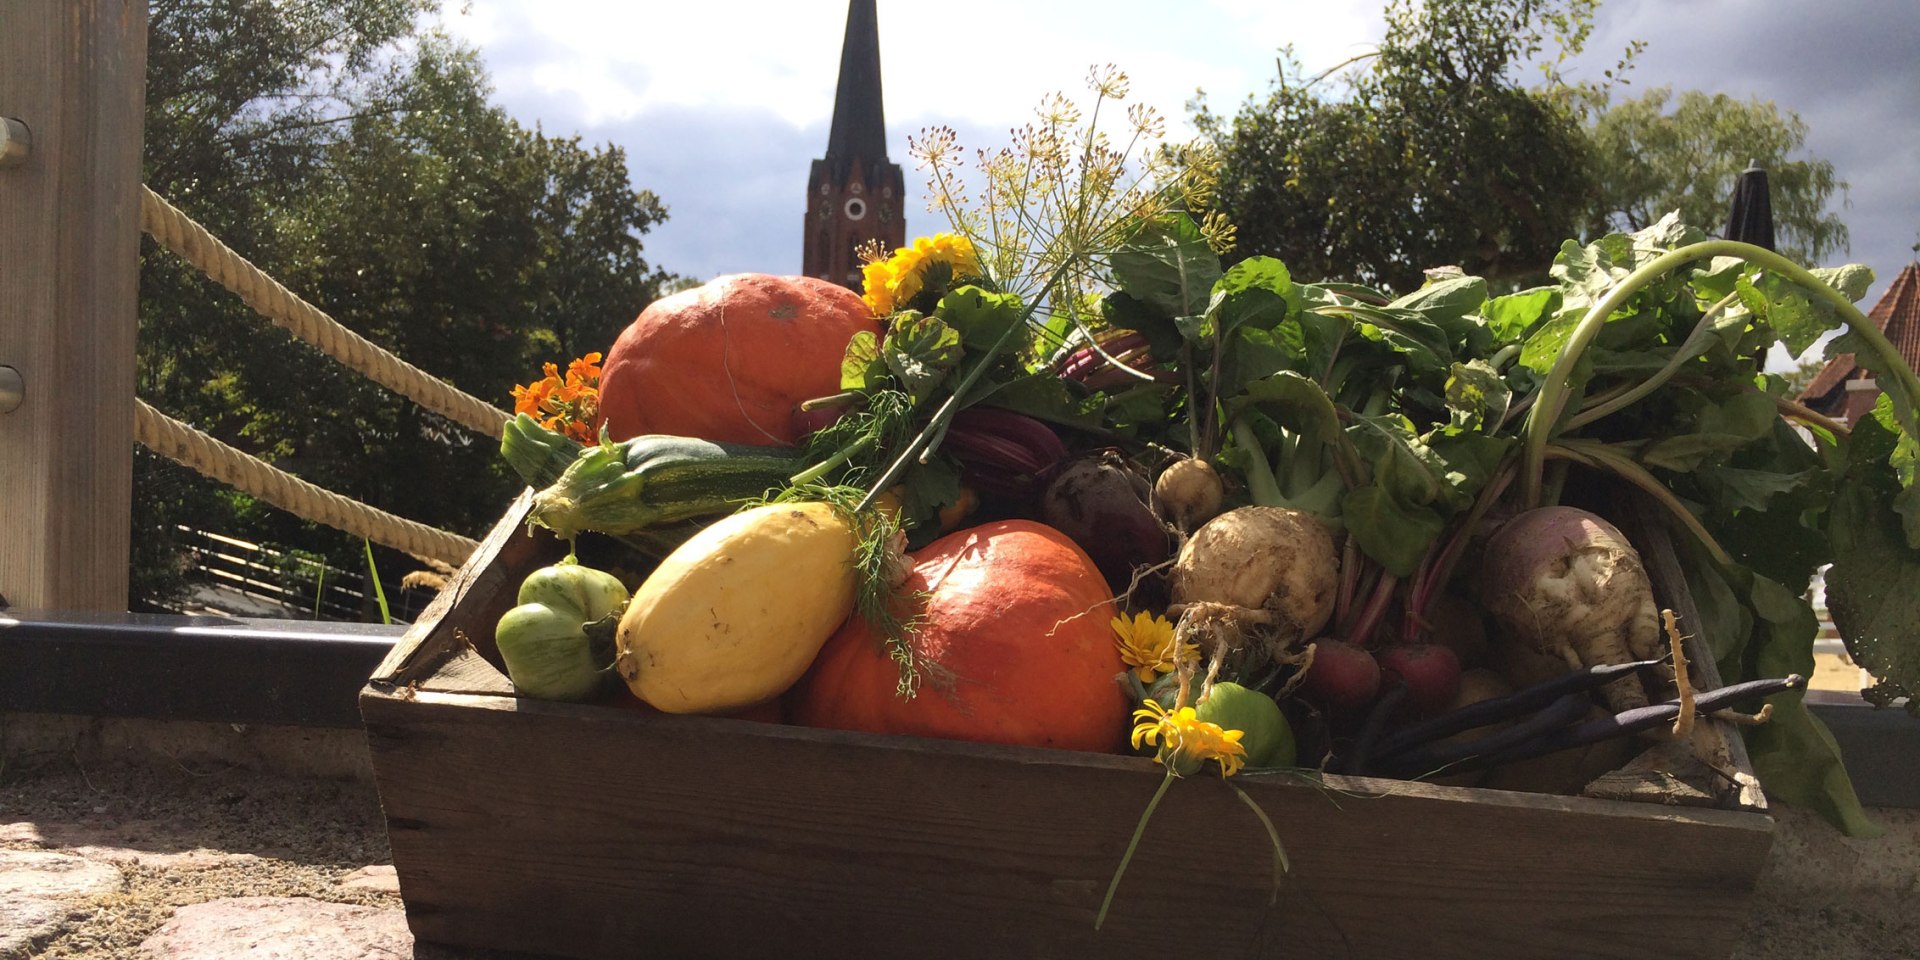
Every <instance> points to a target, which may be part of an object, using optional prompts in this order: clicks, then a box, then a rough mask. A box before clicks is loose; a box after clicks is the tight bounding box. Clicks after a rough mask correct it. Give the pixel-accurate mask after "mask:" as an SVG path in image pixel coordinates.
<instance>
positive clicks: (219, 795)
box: [0, 762, 400, 960]
mask: <svg viewBox="0 0 1920 960" xmlns="http://www.w3.org/2000/svg"><path fill="white" fill-rule="evenodd" d="M136 821H140V822H151V823H155V824H158V825H160V827H159V828H158V829H157V830H156V831H152V832H150V834H149V836H150V837H151V836H153V835H155V834H157V839H148V840H146V841H143V842H135V843H128V842H126V839H125V837H124V836H120V835H118V834H116V832H115V831H114V828H113V825H115V824H125V823H128V822H136ZM19 822H28V823H33V824H37V825H40V827H41V829H42V831H43V835H42V836H41V838H40V840H39V841H38V842H35V841H32V840H22V839H4V840H0V846H6V847H12V848H16V849H22V848H35V847H40V846H45V845H57V846H58V847H60V848H66V849H72V848H85V847H95V846H98V847H107V848H117V855H116V851H109V852H105V853H99V854H95V856H96V858H97V859H106V860H108V861H110V862H113V863H114V864H115V865H116V866H118V867H119V868H120V872H121V877H122V882H121V887H120V889H119V890H116V891H114V892H112V893H109V894H106V895H103V896H98V897H93V898H90V899H87V900H83V901H80V902H78V903H77V904H75V905H74V906H75V909H74V913H73V919H72V920H71V921H70V922H69V923H68V925H67V927H66V929H65V931H64V932H62V933H60V934H59V935H57V936H55V937H54V938H53V939H52V940H51V941H50V942H48V943H46V944H44V945H41V947H40V950H39V952H38V953H36V954H35V956H38V957H46V958H49V960H52V958H61V960H68V958H87V960H104V958H109V957H112V958H122V957H135V956H139V955H140V953H141V951H140V949H139V947H140V944H141V942H142V941H144V940H145V939H146V938H147V937H148V936H150V935H151V934H152V933H153V932H154V931H155V930H157V929H159V927H160V925H161V924H162V923H165V922H166V920H167V918H168V917H169V916H171V915H172V912H173V908H174V907H176V906H181V905H184V904H190V903H200V902H203V901H208V900H217V899H221V898H225V897H250V896H285V897H312V898H314V899H318V900H327V901H333V902H337V903H352V904H363V905H368V906H378V907H395V908H397V907H399V906H400V898H399V896H398V895H396V894H392V893H386V892H381V891H372V890H358V889H348V888H342V887H340V886H338V885H337V881H338V879H339V878H340V877H342V876H343V875H345V874H347V873H350V872H352V871H354V870H356V869H358V868H360V867H364V866H367V865H369V864H377V863H387V862H389V861H390V856H389V854H388V852H387V837H386V825H385V823H384V822H383V821H382V819H381V816H380V806H379V801H378V799H377V797H376V796H375V794H374V792H373V790H372V788H371V787H369V786H366V785H364V784H357V783H351V782H341V781H324V780H299V779H287V778H282V777H275V776H266V775H261V774H257V773H251V772H248V771H244V770H237V769H229V770H211V771H202V770H192V769H189V768H187V767H185V766H181V767H179V768H178V769H176V770H170V771H155V770H151V769H144V768H139V767H113V768H105V769H84V768H81V767H79V766H78V765H76V764H73V763H71V762H69V763H66V764H49V765H47V766H46V767H43V768H42V769H39V770H32V771H20V770H9V771H7V772H6V775H5V780H4V782H0V824H8V823H19ZM191 851H203V852H202V853H199V854H197V855H193V856H190V857H185V858H180V857H172V858H170V857H169V856H168V855H182V854H187V853H189V852H191ZM205 851H215V852H218V853H214V852H205ZM220 853H225V854H252V856H221V855H220Z"/></svg>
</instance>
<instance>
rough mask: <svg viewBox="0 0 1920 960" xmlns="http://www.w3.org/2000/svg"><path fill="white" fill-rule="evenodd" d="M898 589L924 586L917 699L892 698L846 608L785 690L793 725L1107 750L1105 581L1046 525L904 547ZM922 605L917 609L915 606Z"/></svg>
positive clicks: (880, 658) (867, 640)
mask: <svg viewBox="0 0 1920 960" xmlns="http://www.w3.org/2000/svg"><path fill="white" fill-rule="evenodd" d="M912 559H913V572H912V574H911V575H909V576H908V578H907V582H906V587H905V589H907V590H910V591H916V592H918V591H924V592H925V593H926V595H927V596H926V606H925V610H924V613H925V621H924V622H923V623H922V625H921V626H920V627H919V629H918V630H916V631H915V633H914V635H913V637H912V644H913V649H914V654H915V656H916V658H917V659H918V662H919V666H920V675H921V677H922V684H921V687H920V692H919V695H918V696H916V697H914V698H913V699H912V700H902V699H900V697H898V696H897V695H895V692H894V689H895V684H896V682H897V680H898V676H899V674H898V668H897V666H896V665H895V664H894V662H893V661H892V660H891V659H889V658H888V656H887V652H886V649H885V647H884V645H883V644H882V643H881V641H880V639H879V638H878V637H876V636H875V635H874V634H873V632H872V631H871V630H870V629H869V628H868V627H867V625H866V622H865V620H863V619H862V618H860V617H858V616H855V617H852V618H850V619H849V620H848V621H847V623H846V625H844V626H842V627H841V628H840V630H839V632H838V633H836V634H835V635H834V636H833V638H832V639H830V640H828V641H827V644H826V646H825V647H824V648H823V649H822V650H821V651H820V653H819V655H818V656H816V657H815V658H814V661H813V666H812V668H810V670H809V671H808V673H807V675H806V677H804V678H803V679H802V680H801V682H800V684H799V685H798V686H797V687H796V689H795V692H794V696H793V701H792V708H793V721H794V722H795V723H797V724H801V725H803V726H813V727H829V728H834V729H841V730H863V731H867V732H871V733H896V734H908V735H913V736H923V737H941V738H945V739H951V740H972V741H978V742H983V743H1005V744H1015V745H1024V746H1033V747H1057V748H1061V749H1069V750H1090V751H1102V752H1106V751H1112V750H1115V749H1117V748H1118V747H1119V745H1120V743H1121V741H1122V738H1123V737H1124V735H1125V730H1126V720H1127V710H1128V707H1129V704H1128V703H1127V700H1126V697H1125V695H1124V694H1123V693H1122V692H1121V688H1120V686H1119V685H1118V684H1117V683H1116V682H1115V681H1114V677H1115V676H1116V675H1117V674H1119V673H1121V672H1122V671H1124V670H1125V669H1126V666H1125V665H1124V664H1123V663H1122V662H1121V660H1120V654H1119V651H1118V648H1116V647H1115V645H1114V638H1113V628H1112V626H1111V624H1110V621H1111V620H1112V619H1113V616H1114V607H1113V603H1112V601H1111V599H1110V597H1109V594H1108V590H1107V582H1106V580H1105V579H1104V578H1103V577H1101V575H1100V570H1099V568H1098V567H1095V566H1094V564H1093V561H1092V560H1091V559H1089V558H1088V557H1087V555H1086V552H1085V551H1083V550H1081V549H1080V547H1079V546H1077V545H1075V544H1074V542H1073V541H1071V540H1069V539H1067V537H1066V536H1065V535H1064V534H1062V533H1060V532H1059V531H1057V530H1055V529H1053V528H1052V527H1048V526H1045V525H1044V524H1039V523H1034V522H1032V521H1028V520H1003V521H998V522H994V523H989V524H984V525H982V526H977V527H973V528H971V529H967V530H961V531H958V532H956V533H951V534H948V535H947V536H945V537H942V538H940V539H939V540H935V541H934V542H933V543H931V544H928V545H927V546H926V547H925V548H923V549H921V550H919V551H918V552H916V553H914V554H913V555H912ZM915 612H919V611H915Z"/></svg>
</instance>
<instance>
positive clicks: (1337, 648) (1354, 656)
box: [1300, 639, 1380, 714]
mask: <svg viewBox="0 0 1920 960" xmlns="http://www.w3.org/2000/svg"><path fill="white" fill-rule="evenodd" d="M1300 692H1301V694H1302V695H1303V696H1305V697H1306V698H1307V699H1309V700H1312V701H1313V702H1315V703H1318V704H1320V705H1321V706H1323V707H1325V708H1327V709H1328V710H1329V711H1331V712H1333V713H1338V714H1350V713H1356V712H1358V711H1360V710H1363V709H1365V708H1366V706H1367V704H1370V703H1372V702H1373V698H1374V697H1377V696H1379V695H1380V664H1379V662H1377V661H1375V660H1374V658H1373V654H1371V653H1368V652H1367V651H1365V650H1363V649H1361V648H1359V647H1357V646H1354V645H1353V644H1351V643H1348V642H1346V641H1345V640H1334V639H1321V640H1316V641H1314V645H1313V663H1312V665H1311V666H1309V667H1307V675H1306V677H1305V678H1304V679H1302V680H1301V682H1300Z"/></svg>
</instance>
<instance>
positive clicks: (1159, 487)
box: [1153, 457, 1224, 533]
mask: <svg viewBox="0 0 1920 960" xmlns="http://www.w3.org/2000/svg"><path fill="white" fill-rule="evenodd" d="M1223 495H1224V491H1223V489H1222V487H1221V483H1220V474H1218V473H1216V472H1215V471H1214V469H1213V467H1212V466H1211V465H1209V464H1208V463H1207V462H1206V461H1205V460H1201V459H1198V458H1193V457H1188V458H1184V459H1181V460H1176V461H1174V462H1173V465H1171V466H1169V467H1167V468H1166V469H1165V470H1162V471H1160V476H1159V477H1158V478H1157V479H1155V480H1154V482H1153V502H1154V507H1155V509H1157V510H1158V511H1159V512H1160V515H1161V516H1163V517H1165V518H1167V519H1168V520H1169V521H1171V522H1172V523H1173V525H1174V527H1175V528H1177V529H1178V530H1180V531H1181V532H1182V533H1190V532H1192V531H1193V529H1194V528H1195V527H1198V526H1199V525H1200V524H1203V523H1206V522H1207V521H1208V520H1211V519H1213V518H1214V517H1215V516H1217V515H1219V513H1220V500H1221V497H1222V496H1223Z"/></svg>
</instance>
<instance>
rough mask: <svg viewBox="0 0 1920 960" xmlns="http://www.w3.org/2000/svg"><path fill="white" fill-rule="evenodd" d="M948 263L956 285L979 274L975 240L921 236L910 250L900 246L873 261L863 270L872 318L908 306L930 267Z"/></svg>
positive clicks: (862, 278)
mask: <svg viewBox="0 0 1920 960" xmlns="http://www.w3.org/2000/svg"><path fill="white" fill-rule="evenodd" d="M935 263H944V264H947V265H948V267H949V268H950V275H951V276H952V278H953V280H954V282H956V283H957V282H958V281H959V280H960V279H962V278H964V277H978V276H979V275H980V258H979V256H978V255H977V254H975V253H974V249H973V241H971V240H968V239H967V238H966V237H963V236H956V235H954V234H951V233H942V234H938V235H936V236H932V237H920V238H918V239H916V240H914V241H913V246H911V247H901V248H899V249H898V250H895V251H894V252H893V256H891V257H888V258H887V259H885V260H870V261H868V262H867V264H866V266H864V267H862V268H861V281H862V285H863V286H864V287H865V289H866V292H865V293H864V294H863V296H865V298H866V301H867V306H868V307H870V308H872V310H873V315H874V316H876V317H884V316H886V315H887V314H890V313H892V312H894V311H895V310H897V309H899V308H901V307H903V306H905V305H906V304H907V302H908V301H910V300H912V299H913V298H914V297H915V296H917V295H918V294H919V293H920V290H921V286H922V284H923V283H924V282H925V280H926V273H927V267H929V266H931V265H933V264H935Z"/></svg>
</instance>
